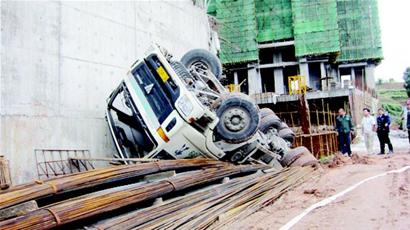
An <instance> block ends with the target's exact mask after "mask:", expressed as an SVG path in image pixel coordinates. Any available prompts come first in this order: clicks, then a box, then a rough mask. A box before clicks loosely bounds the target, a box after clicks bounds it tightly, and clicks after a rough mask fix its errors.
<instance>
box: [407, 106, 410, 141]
mask: <svg viewBox="0 0 410 230" xmlns="http://www.w3.org/2000/svg"><path fill="white" fill-rule="evenodd" d="M406 105H407V133H408V134H409V143H410V99H409V100H407V103H406Z"/></svg>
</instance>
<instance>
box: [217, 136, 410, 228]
mask: <svg viewBox="0 0 410 230" xmlns="http://www.w3.org/2000/svg"><path fill="white" fill-rule="evenodd" d="M396 134H397V133H396ZM396 134H394V135H392V142H393V145H394V147H395V154H393V155H391V156H380V155H370V154H367V153H366V151H365V149H364V148H363V146H364V145H363V144H362V143H360V142H359V143H358V144H355V145H354V146H353V152H354V153H357V154H358V157H357V159H353V160H352V159H350V158H347V157H342V159H340V160H341V161H343V163H342V164H341V165H338V166H336V167H333V168H329V167H328V165H323V166H322V169H320V170H317V171H316V172H315V173H314V175H312V177H311V178H310V179H309V180H308V181H307V182H306V183H303V184H301V185H300V186H298V187H296V188H294V189H293V190H291V191H289V192H287V193H286V194H284V195H283V196H282V197H281V198H279V199H278V200H277V201H276V202H275V203H273V204H272V205H270V206H267V207H265V208H264V209H262V210H260V211H259V212H257V213H254V214H252V215H250V216H248V217H247V218H245V219H243V220H242V221H240V222H238V223H235V224H234V225H231V226H226V228H225V229H258V230H259V229H278V228H280V227H281V226H283V225H284V224H286V223H287V222H288V221H289V220H291V219H292V218H294V217H295V216H297V215H299V214H300V213H301V212H303V211H304V210H305V209H306V208H308V207H309V206H311V205H312V204H315V203H317V202H319V201H321V200H323V199H324V198H326V197H329V196H331V195H334V194H336V193H338V192H340V191H343V190H344V189H346V188H348V187H350V186H352V185H354V184H356V183H358V182H359V181H361V180H363V179H366V178H368V177H371V176H374V175H377V174H380V173H383V172H386V171H390V170H393V169H399V168H402V167H404V166H408V165H410V144H409V142H408V140H407V138H405V137H404V136H403V135H401V133H399V134H397V135H396ZM375 145H376V146H378V141H377V139H376V140H375ZM376 149H377V150H378V149H379V148H378V147H376ZM292 229H410V170H407V171H405V172H403V173H400V174H388V175H386V176H383V177H379V178H376V179H374V180H371V181H368V182H366V183H364V184H362V185H360V186H359V187H358V188H356V189H355V190H353V191H351V192H350V193H347V194H345V195H344V196H342V197H340V198H338V199H336V200H335V201H333V202H332V203H330V204H329V205H327V206H324V207H321V208H318V209H316V210H314V211H313V212H311V213H309V214H308V215H307V216H305V217H304V218H303V219H302V220H301V221H300V222H298V223H297V224H296V225H295V226H294V227H293V228H292Z"/></svg>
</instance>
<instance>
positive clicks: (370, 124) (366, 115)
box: [362, 108, 376, 154]
mask: <svg viewBox="0 0 410 230" xmlns="http://www.w3.org/2000/svg"><path fill="white" fill-rule="evenodd" d="M375 130H376V120H375V119H374V117H373V116H372V115H370V109H368V108H364V109H363V119H362V133H363V137H364V143H365V145H366V149H367V153H369V154H373V153H374V152H373V139H374V132H375Z"/></svg>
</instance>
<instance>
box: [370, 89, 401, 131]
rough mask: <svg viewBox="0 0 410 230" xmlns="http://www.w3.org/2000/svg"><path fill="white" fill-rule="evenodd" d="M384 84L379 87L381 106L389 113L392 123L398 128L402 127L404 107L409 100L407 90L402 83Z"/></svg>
mask: <svg viewBox="0 0 410 230" xmlns="http://www.w3.org/2000/svg"><path fill="white" fill-rule="evenodd" d="M393 84H394V87H392V84H389V83H382V84H380V85H378V86H377V88H378V90H377V92H378V95H379V101H380V105H381V106H382V107H383V108H384V109H385V110H386V111H387V112H389V114H390V116H391V118H392V122H393V123H394V124H396V125H398V126H401V125H402V120H401V113H402V107H403V105H404V103H405V102H406V100H407V98H408V97H407V93H406V90H405V89H404V88H403V87H402V84H401V83H393Z"/></svg>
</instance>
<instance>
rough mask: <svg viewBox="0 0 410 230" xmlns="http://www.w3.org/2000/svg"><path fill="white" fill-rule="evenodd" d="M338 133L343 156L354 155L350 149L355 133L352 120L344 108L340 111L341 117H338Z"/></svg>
mask: <svg viewBox="0 0 410 230" xmlns="http://www.w3.org/2000/svg"><path fill="white" fill-rule="evenodd" d="M336 131H337V134H338V136H339V150H340V152H342V154H346V153H347V155H349V157H350V156H351V155H352V150H351V149H350V134H351V133H352V132H353V123H352V118H351V117H350V116H349V115H346V111H345V110H344V109H343V108H340V109H339V115H338V116H337V117H336Z"/></svg>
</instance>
